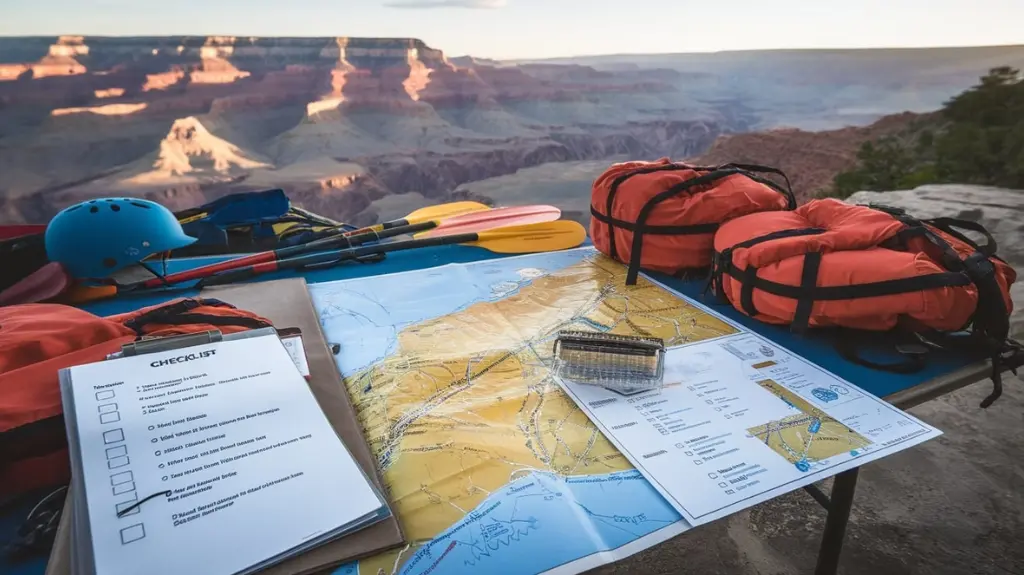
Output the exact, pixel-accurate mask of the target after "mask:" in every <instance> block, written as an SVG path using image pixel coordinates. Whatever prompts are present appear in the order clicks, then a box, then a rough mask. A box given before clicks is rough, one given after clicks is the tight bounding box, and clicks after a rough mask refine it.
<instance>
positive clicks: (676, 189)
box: [609, 168, 778, 285]
mask: <svg viewBox="0 0 1024 575" xmlns="http://www.w3.org/2000/svg"><path fill="white" fill-rule="evenodd" d="M736 174H741V175H744V176H747V177H752V175H751V174H750V173H749V172H746V171H744V170H741V169H739V168H726V169H722V170H715V171H713V172H710V173H707V174H704V175H702V176H698V177H696V178H691V179H689V180H686V181H684V182H679V183H678V184H676V185H674V186H671V187H669V188H668V189H667V190H665V191H663V192H660V193H658V194H656V195H655V196H653V197H652V198H651V199H649V200H647V202H646V203H645V204H644V205H643V207H641V208H640V213H639V214H637V218H636V224H637V225H638V226H644V225H646V224H647V218H648V217H650V215H651V213H652V212H653V211H654V208H656V207H657V206H658V204H660V203H662V202H664V201H665V200H667V199H669V198H672V197H675V196H678V195H679V194H682V193H684V192H687V191H689V190H690V189H691V188H695V187H698V186H703V185H706V184H710V183H712V182H715V181H717V180H721V179H723V178H727V177H729V176H733V175H736ZM775 187H776V188H777V187H778V184H775ZM609 195H610V194H609ZM609 213H610V212H609ZM613 237H614V236H613ZM643 245H644V232H642V231H636V232H634V233H633V247H632V250H631V251H630V254H629V255H630V258H629V270H628V271H627V272H626V285H634V284H636V279H637V276H638V275H640V256H641V252H642V251H643Z"/></svg>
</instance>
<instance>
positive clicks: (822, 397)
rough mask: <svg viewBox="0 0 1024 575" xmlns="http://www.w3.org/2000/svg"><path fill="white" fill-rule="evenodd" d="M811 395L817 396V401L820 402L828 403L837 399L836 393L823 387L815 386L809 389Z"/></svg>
mask: <svg viewBox="0 0 1024 575" xmlns="http://www.w3.org/2000/svg"><path fill="white" fill-rule="evenodd" d="M811 395H813V396H814V397H816V398H818V401H821V402H822V403H829V402H832V401H836V400H837V399H839V394H838V393H836V392H834V391H832V390H831V389H825V388H824V387H815V388H814V389H812V390H811Z"/></svg>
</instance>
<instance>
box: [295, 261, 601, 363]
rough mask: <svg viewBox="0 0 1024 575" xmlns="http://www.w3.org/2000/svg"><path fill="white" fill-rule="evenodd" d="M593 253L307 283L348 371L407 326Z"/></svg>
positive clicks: (381, 351) (510, 292)
mask: <svg viewBox="0 0 1024 575" xmlns="http://www.w3.org/2000/svg"><path fill="white" fill-rule="evenodd" d="M595 253H596V252H595V251H594V250H593V249H592V248H584V249H576V250H567V251H562V252H553V253H549V254H540V255H537V256H528V257H512V258H501V259H496V260H489V261H482V262H477V263H473V264H468V265H465V264H455V265H448V266H441V267H438V268H430V269H425V270H420V271H415V272H408V273H405V274H396V275H392V276H388V278H389V280H388V281H381V278H380V276H370V277H366V278H359V279H353V280H348V281H345V282H330V283H319V284H310V285H309V286H308V288H309V295H310V297H312V299H313V306H314V307H315V308H316V310H317V312H318V313H319V314H320V324H321V325H322V326H323V328H324V333H325V335H327V337H328V340H330V341H331V342H332V343H338V344H340V345H341V347H342V353H340V354H339V355H337V356H336V357H335V359H336V363H337V364H338V369H339V370H341V374H342V375H343V376H347V375H351V374H353V373H355V372H357V371H359V370H361V369H363V368H365V367H368V366H370V365H373V364H374V363H377V362H378V361H381V360H382V359H384V358H385V357H386V356H387V355H388V354H390V353H392V352H393V351H394V349H395V346H396V344H397V338H398V334H399V332H401V331H402V330H403V329H405V328H406V327H408V326H410V325H413V324H416V323H420V322H424V321H427V320H431V319H435V318H438V317H441V316H444V315H449V314H452V313H456V312H458V311H461V310H464V309H466V308H467V307H469V306H471V305H473V304H475V303H480V302H489V301H497V300H502V299H507V298H509V297H512V296H514V295H515V294H516V293H518V292H519V290H520V289H521V288H522V287H525V286H527V285H529V284H530V283H531V281H532V279H533V277H534V276H535V274H537V273H543V274H548V273H551V272H554V271H558V270H561V269H564V268H566V267H569V266H572V265H575V264H578V263H580V262H582V261H583V260H585V259H587V258H589V257H593V255H594V254H595ZM523 270H529V272H528V273H525V274H524V272H523ZM534 270H536V271H534Z"/></svg>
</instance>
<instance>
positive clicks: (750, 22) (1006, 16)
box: [0, 0, 1024, 58]
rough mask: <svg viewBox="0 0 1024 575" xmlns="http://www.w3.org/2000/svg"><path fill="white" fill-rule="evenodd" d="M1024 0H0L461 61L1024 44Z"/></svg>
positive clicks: (29, 17) (40, 13) (126, 20)
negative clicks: (404, 41) (414, 46)
mask: <svg viewBox="0 0 1024 575" xmlns="http://www.w3.org/2000/svg"><path fill="white" fill-rule="evenodd" d="M1022 22H1024V0H704V1H702V2H696V1H694V0H158V1H153V0H0V35H4V36H20V35H54V34H86V35H90V34H91V35H118V36H120V35H137V36H142V35H172V34H175V35H176V34H183V35H209V34H221V35H238V36H401V37H407V36H412V37H417V38H421V39H423V40H425V41H426V42H427V43H428V44H430V45H431V46H433V47H436V48H440V49H442V50H444V51H445V52H446V53H447V54H449V55H452V56H456V55H463V54H472V55H474V56H482V57H491V58H537V57H548V56H552V57H553V56H572V55H584V54H612V53H624V52H629V53H645V52H646V53H651V52H705V51H716V50H745V49H761V48H811V47H816V48H817V47H870V46H886V47H896V46H899V47H904V46H965V45H992V44H1019V43H1024V24H1022Z"/></svg>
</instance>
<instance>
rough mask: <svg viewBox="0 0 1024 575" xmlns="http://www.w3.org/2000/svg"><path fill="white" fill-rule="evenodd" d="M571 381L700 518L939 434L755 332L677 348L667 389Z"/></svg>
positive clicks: (647, 471) (601, 421) (608, 427)
mask: <svg viewBox="0 0 1024 575" xmlns="http://www.w3.org/2000/svg"><path fill="white" fill-rule="evenodd" d="M562 383H563V386H564V388H565V390H566V391H567V392H568V393H569V394H570V395H571V396H572V397H573V399H574V400H576V402H577V403H578V404H579V405H580V407H581V408H583V409H584V410H585V411H586V412H587V414H588V415H589V416H590V417H591V419H592V420H593V421H594V422H595V423H596V424H597V426H598V427H599V428H600V429H601V430H602V431H603V432H604V433H605V435H606V436H607V437H608V438H609V439H610V440H611V441H612V443H614V444H615V445H616V446H617V447H618V448H619V449H620V450H621V451H622V453H623V454H624V455H626V457H628V458H629V460H630V461H631V462H632V463H633V465H635V466H636V467H637V468H638V469H640V470H641V471H642V472H643V473H644V476H645V477H647V478H648V479H649V480H650V481H651V483H652V485H653V486H654V487H655V488H656V489H657V490H658V491H659V492H660V493H661V494H662V495H663V496H664V497H665V498H666V499H667V500H668V501H669V502H671V503H672V506H673V507H675V508H676V510H678V511H679V513H681V514H682V515H683V517H684V518H686V520H687V521H689V522H690V523H691V524H692V525H700V524H703V523H707V522H709V521H714V520H715V519H719V518H721V517H723V516H725V515H729V514H731V513H735V512H736V511H739V510H741V509H743V508H746V507H750V506H752V505H756V504H758V503H761V502H763V501H766V500H768V499H771V498H773V497H777V496H779V495H781V494H783V493H786V492H788V491H792V490H794V489H797V488H799V487H803V486H804V485H808V484H810V483H813V482H815V481H819V480H821V479H824V478H826V477H829V476H831V475H835V474H836V473H839V472H841V471H844V470H846V469H850V468H853V467H857V466H860V465H864V464H865V463H867V462H869V461H873V460H875V459H878V458H880V457H884V456H886V455H890V454H892V453H895V452H897V451H900V450H903V449H906V448H908V447H911V446H914V445H917V444H919V443H921V442H923V441H926V440H928V439H931V438H933V437H937V436H938V435H940V434H941V432H940V431H938V430H936V429H934V428H932V427H931V426H929V425H927V424H925V423H922V422H921V421H919V420H917V419H915V418H914V417H912V416H910V415H908V414H906V413H903V412H902V411H900V410H898V409H896V408H895V407H893V406H891V405H889V404H888V403H885V402H884V401H882V400H881V399H878V398H876V397H874V396H871V395H869V394H867V393H865V392H863V391H861V390H860V389H858V388H857V387H856V386H854V385H852V384H850V383H849V382H847V381H844V380H842V379H840V378H838V377H836V376H835V375H833V374H831V373H829V372H827V371H824V370H822V369H821V368H819V367H817V366H815V365H813V364H811V363H809V362H807V361H805V360H803V359H801V358H799V357H797V356H794V355H792V354H790V353H788V352H786V351H785V350H783V349H781V348H779V347H778V346H776V345H775V344H773V343H771V342H769V341H768V340H766V339H764V338H761V337H759V336H758V335H755V334H752V333H749V332H739V333H736V334H734V335H728V336H724V337H721V338H717V339H714V340H710V341H703V342H699V343H695V344H692V345H685V346H682V347H676V348H674V349H670V350H668V351H667V353H666V357H665V384H666V385H665V387H664V388H662V389H659V390H653V391H649V392H645V393H642V394H638V395H633V396H630V397H624V396H622V395H619V394H617V393H615V392H613V391H609V390H606V389H603V388H599V387H595V386H590V385H580V384H575V383H572V382H568V381H563V382H562Z"/></svg>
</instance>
